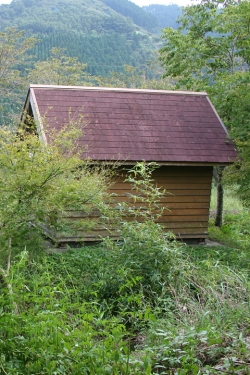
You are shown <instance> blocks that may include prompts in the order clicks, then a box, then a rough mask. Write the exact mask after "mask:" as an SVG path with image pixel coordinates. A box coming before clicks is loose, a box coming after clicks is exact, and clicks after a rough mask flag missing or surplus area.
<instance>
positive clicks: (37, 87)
mask: <svg viewBox="0 0 250 375" xmlns="http://www.w3.org/2000/svg"><path fill="white" fill-rule="evenodd" d="M29 87H30V89H39V88H41V89H63V90H76V89H77V90H85V91H87V90H89V91H109V92H115V91H116V92H133V93H150V94H173V95H198V96H208V94H207V93H206V92H204V91H200V92H199V91H174V90H150V89H129V88H122V87H121V88H118V87H98V86H90V87H88V86H61V85H38V84H30V86H29Z"/></svg>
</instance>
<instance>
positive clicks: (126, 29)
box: [0, 0, 175, 76]
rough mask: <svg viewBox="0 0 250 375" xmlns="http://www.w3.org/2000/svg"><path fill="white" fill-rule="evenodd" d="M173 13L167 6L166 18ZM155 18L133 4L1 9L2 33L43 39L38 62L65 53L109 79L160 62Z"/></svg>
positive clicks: (72, 2)
mask: <svg viewBox="0 0 250 375" xmlns="http://www.w3.org/2000/svg"><path fill="white" fill-rule="evenodd" d="M171 7H173V6H170V8H169V7H167V6H163V9H164V11H165V13H166V12H167V9H168V8H169V9H170V10H171V9H172V8H171ZM165 8H166V9H165ZM152 13H153V12H152V11H151V8H150V7H149V10H148V9H143V8H141V7H139V6H137V5H135V4H134V3H132V2H131V1H129V0H84V1H83V0H54V1H53V2H51V1H48V0H40V1H37V0H15V1H12V2H11V4H9V5H6V4H3V5H1V6H0V29H1V31H3V30H4V29H5V28H6V27H13V26H16V27H17V28H18V29H19V30H25V31H26V33H27V35H28V36H30V35H33V36H35V37H37V39H38V40H39V43H37V45H36V46H35V48H34V49H33V50H31V52H30V53H31V55H32V56H33V57H32V61H33V62H34V61H40V60H46V59H47V58H48V57H49V55H50V50H51V49H52V48H53V47H59V48H65V53H66V55H68V56H74V57H77V58H78V59H79V61H81V62H83V63H86V64H87V68H86V71H87V72H88V73H90V74H94V75H102V76H103V75H108V73H109V72H110V71H116V72H122V71H123V67H124V65H125V64H127V65H132V66H134V67H139V68H143V69H145V66H146V64H147V63H148V61H150V60H153V59H155V56H154V51H155V50H158V49H159V47H160V43H161V40H160V30H161V27H162V26H160V22H159V20H158V18H157V17H159V13H157V14H152ZM160 13H161V12H160ZM165 13H164V14H165ZM174 17H175V15H174ZM168 19H169V20H170V19H171V22H172V19H173V16H172V13H171V15H170V17H168ZM169 26H171V23H169ZM32 61H31V64H32Z"/></svg>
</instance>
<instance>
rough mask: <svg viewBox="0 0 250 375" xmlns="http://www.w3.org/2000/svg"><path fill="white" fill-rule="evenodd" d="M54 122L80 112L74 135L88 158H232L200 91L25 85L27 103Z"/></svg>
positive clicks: (169, 160)
mask: <svg viewBox="0 0 250 375" xmlns="http://www.w3.org/2000/svg"><path fill="white" fill-rule="evenodd" d="M29 101H30V103H31V107H32V109H33V113H34V115H35V117H36V118H38V119H40V121H42V120H41V118H42V117H43V116H44V115H46V122H48V123H49V125H50V126H52V127H56V128H57V127H60V126H61V125H63V124H66V123H67V122H68V120H69V110H70V111H71V113H72V114H77V113H82V114H83V115H86V116H87V118H88V121H89V122H88V125H87V126H86V127H85V129H84V134H83V136H82V138H81V140H80V142H81V143H82V144H85V145H88V152H86V154H85V155H84V157H86V156H88V157H90V158H91V159H93V160H101V161H110V160H123V161H127V162H130V161H131V162H135V161H141V160H145V161H155V162H159V163H214V164H217V163H220V164H226V163H229V162H232V161H233V160H234V159H235V157H236V151H235V147H234V144H233V143H232V141H231V140H229V138H228V135H227V132H226V129H225V127H224V125H223V124H222V122H221V120H220V119H219V117H218V114H217V113H216V111H215V110H214V108H213V106H212V105H211V103H210V101H209V99H208V96H207V95H206V93H189V92H178V91H153V90H131V89H105V88H98V87H96V88H86V87H63V86H39V85H31V86H30V94H29V96H28V100H27V102H26V106H27V103H28V102H29Z"/></svg>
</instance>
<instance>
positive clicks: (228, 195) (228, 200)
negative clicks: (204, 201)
mask: <svg viewBox="0 0 250 375" xmlns="http://www.w3.org/2000/svg"><path fill="white" fill-rule="evenodd" d="M216 200H217V193H216V187H215V186H214V185H213V187H212V192H211V200H210V209H211V210H212V211H215V210H216ZM224 210H225V211H226V212H231V211H241V210H243V206H242V203H241V201H240V200H239V198H238V197H237V192H236V189H235V188H233V187H231V188H230V187H225V188H224Z"/></svg>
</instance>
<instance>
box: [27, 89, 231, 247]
mask: <svg viewBox="0 0 250 375" xmlns="http://www.w3.org/2000/svg"><path fill="white" fill-rule="evenodd" d="M24 110H25V113H27V114H29V115H30V116H32V117H34V119H35V120H36V121H37V124H38V127H39V130H40V134H41V135H42V137H43V139H44V140H45V141H46V134H44V132H43V123H42V118H43V116H44V115H45V114H46V122H47V123H48V124H49V126H51V127H54V128H58V127H60V126H62V125H64V124H66V123H67V122H68V113H69V110H70V111H71V113H79V112H80V113H83V114H85V115H87V116H88V125H87V126H86V127H85V129H84V134H83V136H82V138H81V139H80V142H81V143H82V144H84V145H88V148H87V150H86V153H85V155H83V156H84V157H90V158H91V159H92V160H93V161H95V162H109V163H113V162H115V161H117V160H118V161H120V162H121V165H122V167H123V168H121V172H120V175H119V172H118V176H117V178H116V180H115V183H114V184H113V186H112V187H111V188H110V192H111V193H115V198H114V199H115V200H116V201H117V202H122V201H124V200H127V199H128V193H129V191H130V189H131V186H130V185H129V183H126V182H124V179H125V177H124V169H126V168H127V169H130V168H131V167H132V166H133V165H134V164H135V163H136V162H138V161H145V162H156V163H157V164H159V165H160V168H159V169H157V170H156V171H155V172H154V175H153V177H154V179H155V181H156V184H157V185H158V186H159V187H163V188H164V189H166V191H167V192H168V194H166V196H165V198H164V199H163V200H162V204H163V205H165V206H167V207H168V210H165V213H164V215H163V216H162V218H161V219H160V220H159V223H160V224H161V225H162V226H163V227H164V228H165V229H166V231H172V232H173V233H174V234H175V235H176V236H177V237H178V238H181V239H183V240H187V239H197V240H204V239H205V238H206V237H207V236H208V219H209V205H210V193H211V183H212V174H213V166H219V165H220V166H226V165H228V164H229V163H231V162H232V161H233V160H234V159H235V157H236V150H235V146H234V144H233V142H232V141H231V140H230V139H229V137H228V133H227V130H226V128H225V126H224V125H223V123H222V121H221V120H220V118H219V116H218V114H217V112H216V110H215V109H214V107H213V105H212V104H211V102H210V100H209V98H208V95H207V94H206V93H204V92H183V91H163V90H162V91H161V90H159V91H158V90H157V91H155V90H137V89H118V88H101V87H74V86H71V87H69V86H47V85H30V88H29V91H28V95H27V99H26V103H25V107H24ZM100 234H103V233H101V232H100V230H99V229H96V231H92V232H91V233H85V234H83V233H81V234H80V233H79V236H74V237H71V238H67V242H70V241H73V242H75V241H77V239H78V240H79V239H80V238H81V239H84V240H87V241H91V240H96V239H97V238H98V236H99V235H100ZM58 240H59V241H60V240H61V241H63V239H62V238H61V239H60V238H58Z"/></svg>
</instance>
